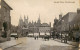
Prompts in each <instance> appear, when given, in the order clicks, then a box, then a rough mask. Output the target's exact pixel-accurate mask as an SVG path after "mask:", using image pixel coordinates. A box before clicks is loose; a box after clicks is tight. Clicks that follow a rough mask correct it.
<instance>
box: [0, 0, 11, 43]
mask: <svg viewBox="0 0 80 50" xmlns="http://www.w3.org/2000/svg"><path fill="white" fill-rule="evenodd" d="M10 10H12V8H11V7H10V6H9V5H8V4H7V3H6V2H5V1H4V0H0V37H1V39H0V41H2V40H3V41H4V39H5V40H10V29H11V16H10Z"/></svg>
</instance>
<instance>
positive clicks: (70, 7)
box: [5, 0, 79, 26]
mask: <svg viewBox="0 0 80 50" xmlns="http://www.w3.org/2000/svg"><path fill="white" fill-rule="evenodd" d="M5 1H6V2H7V3H8V5H10V7H12V9H13V10H11V14H10V15H11V24H12V25H15V26H17V25H18V23H19V18H20V17H22V19H24V16H26V17H27V16H28V17H29V21H32V20H33V21H37V20H38V17H39V14H40V19H41V23H44V22H45V23H49V22H51V24H52V25H53V23H54V19H55V18H59V14H62V15H65V14H66V13H68V12H76V11H77V8H79V0H5Z"/></svg>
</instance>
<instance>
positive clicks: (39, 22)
mask: <svg viewBox="0 0 80 50" xmlns="http://www.w3.org/2000/svg"><path fill="white" fill-rule="evenodd" d="M37 23H38V24H41V20H40V14H39V18H38V21H37Z"/></svg>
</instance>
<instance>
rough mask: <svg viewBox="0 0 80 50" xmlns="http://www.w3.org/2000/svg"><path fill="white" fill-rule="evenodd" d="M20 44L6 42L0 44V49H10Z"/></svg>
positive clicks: (14, 41) (17, 42) (13, 41)
mask: <svg viewBox="0 0 80 50" xmlns="http://www.w3.org/2000/svg"><path fill="white" fill-rule="evenodd" d="M21 43H22V42H21V41H18V40H11V41H6V42H3V43H0V49H2V50H5V49H7V48H10V47H13V46H16V45H19V44H21Z"/></svg>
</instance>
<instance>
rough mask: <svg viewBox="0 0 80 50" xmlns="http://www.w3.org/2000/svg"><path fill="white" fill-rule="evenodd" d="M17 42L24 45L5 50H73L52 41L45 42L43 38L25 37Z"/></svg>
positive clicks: (69, 46)
mask: <svg viewBox="0 0 80 50" xmlns="http://www.w3.org/2000/svg"><path fill="white" fill-rule="evenodd" d="M12 40H14V39H12ZM15 41H16V43H18V42H20V41H21V42H22V44H19V45H16V46H13V47H10V48H7V49H5V50H73V48H72V46H71V45H69V44H65V43H61V42H57V41H55V40H52V39H50V40H49V41H44V40H43V39H42V38H39V39H38V40H34V38H31V37H23V38H19V39H18V40H17V39H16V40H15Z"/></svg>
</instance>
